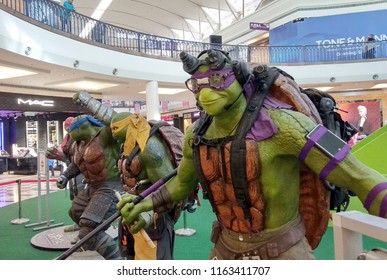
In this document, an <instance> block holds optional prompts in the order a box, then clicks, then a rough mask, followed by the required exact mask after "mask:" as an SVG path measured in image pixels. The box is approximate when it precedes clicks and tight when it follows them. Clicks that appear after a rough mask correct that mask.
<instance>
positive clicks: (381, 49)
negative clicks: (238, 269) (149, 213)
mask: <svg viewBox="0 0 387 280" xmlns="http://www.w3.org/2000/svg"><path fill="white" fill-rule="evenodd" d="M66 2H68V1H66ZM70 2H73V5H74V7H75V10H74V11H71V13H70V16H69V17H68V18H67V19H66V21H65V20H64V18H63V13H64V12H66V8H65V6H64V1H63V0H57V1H55V0H52V1H51V0H40V1H38V0H30V1H25V0H0V23H1V26H2V28H1V29H0V100H1V101H0V150H1V156H0V173H1V174H0V215H1V218H0V221H1V222H0V248H1V250H0V260H53V259H56V258H58V257H59V259H60V258H61V257H62V258H63V253H64V252H65V253H66V252H68V250H70V249H71V248H72V246H74V244H73V243H71V242H72V239H73V238H74V236H75V235H74V234H75V233H74V232H71V233H64V232H63V228H64V227H65V226H67V225H71V224H72V222H73V221H72V220H71V218H70V217H69V214H68V209H69V208H70V206H71V201H72V200H71V199H70V196H71V195H72V194H71V192H70V189H69V188H68V187H65V188H64V189H58V188H57V180H58V179H59V178H60V177H61V175H62V172H63V171H64V169H65V168H66V165H65V164H63V162H62V161H60V160H55V162H54V174H51V173H50V172H51V171H50V170H49V166H48V164H49V161H48V159H47V158H46V157H45V155H46V151H47V149H50V148H51V147H53V146H55V145H60V144H61V142H62V141H63V139H64V137H65V136H66V135H67V131H66V130H65V129H64V124H65V121H66V119H68V118H69V117H71V118H73V117H76V116H78V115H83V114H90V113H91V112H90V111H89V109H90V108H87V106H81V105H80V104H79V103H76V102H74V100H73V97H74V96H75V95H76V94H78V93H79V92H86V93H88V94H89V95H90V96H91V98H93V99H94V100H96V101H98V102H99V104H102V105H103V106H105V107H106V108H108V109H107V110H108V112H114V114H115V113H121V112H127V113H131V114H134V115H140V116H142V117H144V118H146V119H148V120H156V121H160V120H161V121H165V122H167V123H168V124H170V125H172V126H174V127H176V128H178V129H179V130H180V131H181V133H182V134H185V133H186V132H187V129H188V128H189V127H190V125H192V124H193V123H194V122H195V121H197V120H199V119H201V118H202V117H203V108H201V107H200V106H198V102H197V100H196V99H195V94H196V93H195V94H193V93H192V92H191V91H190V90H189V89H187V87H186V81H187V79H188V78H190V74H192V73H188V72H187V71H185V69H184V68H183V65H182V61H181V59H180V54H181V53H182V52H185V53H188V54H190V55H192V56H193V57H197V56H199V57H200V55H201V54H202V51H204V50H208V49H214V50H218V51H222V52H223V53H226V54H227V55H228V57H229V58H230V59H231V60H232V61H242V62H243V63H244V64H243V65H246V66H247V68H248V71H253V69H256V68H257V67H259V66H261V65H267V66H269V67H277V68H279V69H281V70H282V71H284V72H286V73H288V74H289V75H290V76H291V77H292V79H294V81H295V83H296V85H298V86H299V87H300V88H303V89H306V88H315V89H318V90H319V91H321V92H324V93H327V94H329V95H331V96H332V97H333V98H334V99H335V101H336V104H335V105H334V108H335V110H336V111H337V112H338V113H339V115H340V116H341V118H342V119H343V120H344V121H346V122H349V123H351V124H354V126H357V125H358V124H359V122H360V120H359V118H361V116H362V115H360V116H359V113H360V111H358V110H359V107H366V110H367V111H366V114H367V116H366V123H367V125H364V127H363V125H362V126H361V132H362V133H360V134H361V135H362V136H361V135H360V134H359V135H358V138H357V140H356V142H357V143H355V145H354V146H352V153H353V154H354V156H355V158H356V161H359V162H361V163H362V164H364V165H366V166H367V167H369V168H371V169H373V170H375V171H376V172H377V173H378V174H381V175H383V176H384V177H387V164H386V163H385V161H384V158H385V157H387V149H386V148H385V141H386V140H387V139H385V138H387V133H386V132H387V131H386V128H387V126H384V125H385V124H387V32H386V30H385V26H386V24H387V22H386V20H387V1H376V0H368V1H362V0H357V1H353V0H310V1H298V0H297V1H295V0H261V1H254V0H242V1H241V0H224V1H221V0H207V1H204V0H192V1H186V0H184V1H171V0H169V1H167V0H165V1H164V0H160V1H151V0H141V1H117V0H109V1H105V0H101V1H92V0H83V1H80V0H75V1H70ZM370 35H372V36H371V37H372V38H373V39H374V40H373V41H372V43H370V42H369V41H368V38H369V37H370ZM249 73H250V72H249ZM223 79H226V78H223ZM191 80H192V79H191ZM198 80H199V79H198ZM208 82H210V80H209V79H208ZM198 88H200V85H198ZM203 88H204V87H203ZM243 90H245V87H243ZM102 105H101V106H102ZM105 107H104V108H105ZM231 132H232V131H231ZM231 132H230V133H231ZM305 141H306V140H305ZM334 159H336V158H334ZM199 160H200V159H199ZM336 160H337V159H336ZM340 160H341V159H340ZM340 160H338V161H339V162H340ZM336 164H339V163H336ZM320 168H322V167H320ZM343 169H344V168H343ZM382 184H383V183H381V184H380V185H381V186H382V187H381V189H380V193H383V194H384V197H383V198H380V196H381V194H379V196H378V197H379V198H380V200H381V201H382V202H381V203H382V206H380V209H381V210H380V213H386V212H387V210H386V209H387V207H386V204H387V199H386V198H387V194H386V193H387V187H386V186H385V183H384V185H382ZM375 188H376V187H375ZM198 192H199V193H198V198H197V200H196V201H195V204H194V206H192V205H190V206H191V207H192V208H187V207H186V208H184V210H183V211H182V214H181V215H180V218H179V219H178V220H177V222H176V224H175V231H176V234H175V237H174V238H175V244H174V249H173V250H174V251H173V257H174V259H175V260H207V259H208V258H209V256H210V252H211V250H212V247H213V246H214V244H213V243H212V242H211V241H210V239H211V237H212V236H210V234H211V231H212V225H213V221H215V220H216V219H217V217H216V215H215V213H214V209H212V208H211V204H210V202H209V200H208V199H204V196H205V194H204V191H203V189H200V188H199V191H198ZM375 196H376V194H375ZM361 200H364V199H363V198H361V199H360V198H358V197H357V196H356V195H355V194H354V195H353V196H351V197H350V203H349V205H346V206H347V208H346V209H345V211H340V212H336V211H334V210H331V211H330V217H329V221H328V226H327V229H326V231H325V233H324V235H323V236H322V239H321V241H320V244H319V245H318V246H317V248H315V249H314V251H313V253H314V256H315V258H316V259H317V260H339V259H350V260H354V259H359V260H360V259H387V238H386V236H387V234H386V233H387V222H386V220H385V219H383V218H381V217H377V215H371V214H369V213H368V211H367V210H366V207H364V206H363V204H362V202H361ZM383 203H384V204H383ZM188 210H190V211H188ZM373 211H374V210H373ZM383 211H384V212H383ZM381 216H382V215H381ZM384 218H385V217H384ZM35 222H36V223H35ZM121 229H122V228H121V225H120V224H119V222H117V220H114V221H113V222H111V225H110V227H109V229H108V230H106V232H107V233H108V235H110V236H111V237H113V239H114V240H116V241H117V240H118V241H117V242H120V241H121V240H120V237H121V236H120V234H119V231H120V232H121ZM54 235H55V236H56V237H55V238H57V243H55V242H53V241H52V240H51V239H50V240H48V241H47V240H46V239H47V238H48V237H47V236H51V237H50V238H52V236H54ZM15 239H17V240H18V242H14V241H15ZM59 239H61V240H60V241H59ZM42 242H43V243H44V244H42ZM54 243H55V244H54ZM160 243H161V241H160ZM10 244H13V245H12V246H10ZM187 252H188V253H187ZM71 254H72V255H75V254H74V252H72V253H71ZM72 255H71V256H72ZM69 256H70V255H66V257H65V258H68V257H69ZM84 257H85V255H84ZM74 258H75V257H74ZM78 258H79V259H82V255H80V256H79V257H78ZM85 258H86V257H85ZM252 259H254V258H252Z"/></svg>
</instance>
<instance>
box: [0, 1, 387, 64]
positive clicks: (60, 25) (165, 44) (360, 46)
mask: <svg viewBox="0 0 387 280" xmlns="http://www.w3.org/2000/svg"><path fill="white" fill-rule="evenodd" d="M0 9H3V10H9V9H11V10H13V11H15V12H17V13H19V14H23V15H24V16H27V17H29V18H31V19H33V20H35V21H38V22H40V23H43V24H44V25H43V26H47V27H48V28H49V29H50V30H52V29H57V30H61V31H63V32H65V33H67V34H68V35H69V36H72V38H74V37H75V38H77V37H78V38H82V39H83V40H88V41H90V42H94V43H98V44H103V45H105V46H109V47H113V48H115V49H117V50H120V51H126V52H130V53H131V54H136V53H141V54H142V55H143V54H145V55H149V56H156V57H164V58H170V59H178V58H179V54H180V52H181V51H186V52H189V53H190V54H192V55H197V54H199V53H200V52H201V51H202V50H205V49H209V48H220V49H222V50H223V51H226V52H228V53H229V54H230V57H231V58H232V59H236V60H240V61H246V62H249V63H266V64H276V65H280V64H315V63H324V62H328V63H332V62H345V61H359V60H363V59H370V58H372V59H382V58H383V59H385V58H386V57H387V41H377V42H375V43H373V44H372V46H371V45H369V44H367V43H364V42H358V43H352V44H339V45H333V44H330V45H307V46H254V47H253V46H245V45H227V44H222V45H216V44H210V43H202V42H194V41H185V40H178V39H171V38H166V37H160V36H155V35H150V34H145V33H141V32H137V31H133V30H128V29H124V28H121V27H118V26H114V25H110V24H107V23H104V22H102V21H98V20H95V19H92V18H90V17H87V16H84V15H82V14H79V13H77V12H70V14H69V18H68V22H67V24H64V22H63V15H64V14H65V12H66V9H65V8H64V7H63V6H61V5H59V4H57V3H55V2H52V1H50V0H0ZM366 47H368V48H369V47H373V48H374V50H375V52H374V56H372V57H367V56H366V55H365V54H366V53H365V52H364V50H365V48H366Z"/></svg>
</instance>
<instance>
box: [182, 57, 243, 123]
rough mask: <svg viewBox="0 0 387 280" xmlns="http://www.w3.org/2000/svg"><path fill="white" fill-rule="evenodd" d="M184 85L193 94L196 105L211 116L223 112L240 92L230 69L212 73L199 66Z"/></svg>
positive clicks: (239, 87) (207, 68) (205, 67)
mask: <svg viewBox="0 0 387 280" xmlns="http://www.w3.org/2000/svg"><path fill="white" fill-rule="evenodd" d="M186 85H187V87H188V89H190V90H191V91H192V92H193V93H194V94H195V98H196V100H197V101H198V104H200V106H201V107H203V109H204V110H205V111H206V112H207V114H209V115H212V116H215V115H218V114H219V113H222V112H224V111H225V108H226V107H227V105H229V104H232V103H233V102H234V101H235V100H236V99H237V98H238V96H239V95H240V93H241V92H242V87H241V85H240V84H239V83H238V81H237V80H236V78H235V74H234V72H233V70H232V69H231V68H230V67H225V68H223V69H221V70H216V71H214V70H210V69H209V67H207V66H204V65H203V66H200V67H199V68H198V71H196V72H195V73H194V74H193V75H192V76H191V78H190V79H188V80H187V82H186Z"/></svg>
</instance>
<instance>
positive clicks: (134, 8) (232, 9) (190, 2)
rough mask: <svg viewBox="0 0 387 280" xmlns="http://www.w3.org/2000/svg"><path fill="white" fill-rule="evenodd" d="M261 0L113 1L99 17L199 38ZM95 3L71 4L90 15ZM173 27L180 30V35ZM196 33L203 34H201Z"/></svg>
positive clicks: (171, 35)
mask: <svg viewBox="0 0 387 280" xmlns="http://www.w3.org/2000/svg"><path fill="white" fill-rule="evenodd" d="M261 2H265V1H262V0H177V1H171V0H139V1H137V0H113V1H112V3H111V4H110V6H109V7H108V8H107V9H106V11H105V12H104V13H103V15H102V17H101V18H100V20H101V21H103V22H106V23H109V24H113V25H116V26H119V27H123V28H125V29H129V30H134V31H137V32H142V33H146V34H154V35H157V36H162V37H167V38H176V39H184V40H195V41H201V40H202V39H206V37H208V35H209V34H212V33H214V32H215V31H219V30H220V29H221V28H224V27H226V26H227V25H230V24H231V23H232V22H234V21H236V20H238V19H241V18H243V17H244V16H247V15H248V14H251V13H253V12H254V11H255V10H256V8H257V7H258V6H259V4H260V3H261ZM266 2H267V1H266ZM61 3H63V0H62V1H61ZM99 3H100V0H82V1H81V0H74V3H73V4H74V6H75V8H76V11H77V12H79V13H81V14H83V15H86V16H89V17H92V14H93V12H94V11H95V9H96V8H97V6H98V4H99ZM219 21H220V25H219ZM198 23H201V24H200V25H199V24H198ZM173 30H180V31H184V33H185V35H184V37H183V34H182V33H180V32H176V31H173ZM200 33H202V34H206V35H204V37H203V36H200V35H199V34H200Z"/></svg>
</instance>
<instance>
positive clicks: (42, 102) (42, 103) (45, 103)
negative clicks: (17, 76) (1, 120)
mask: <svg viewBox="0 0 387 280" xmlns="http://www.w3.org/2000/svg"><path fill="white" fill-rule="evenodd" d="M17 104H19V105H20V104H27V105H30V106H34V105H38V106H43V107H53V106H54V101H52V100H31V99H28V100H23V99H21V98H18V99H17Z"/></svg>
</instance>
